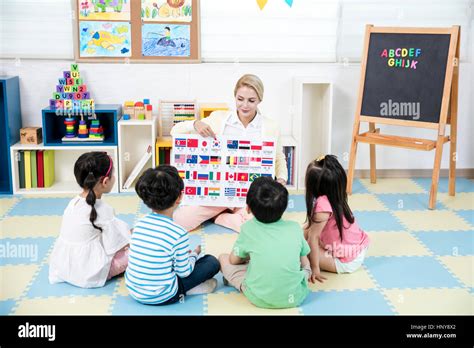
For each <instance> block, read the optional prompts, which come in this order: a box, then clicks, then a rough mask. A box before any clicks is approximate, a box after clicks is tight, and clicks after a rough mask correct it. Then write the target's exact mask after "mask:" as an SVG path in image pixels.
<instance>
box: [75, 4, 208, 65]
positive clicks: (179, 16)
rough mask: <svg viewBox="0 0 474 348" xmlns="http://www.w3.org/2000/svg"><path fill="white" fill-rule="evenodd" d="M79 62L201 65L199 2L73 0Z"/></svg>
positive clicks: (76, 50)
mask: <svg viewBox="0 0 474 348" xmlns="http://www.w3.org/2000/svg"><path fill="white" fill-rule="evenodd" d="M72 1H73V3H74V6H75V8H76V9H77V12H76V13H77V15H76V16H75V18H76V20H75V25H74V31H73V32H74V34H73V35H74V43H75V44H74V57H75V59H76V61H78V62H90V63H101V62H116V63H123V62H130V63H134V62H139V63H144V62H149V63H199V62H200V61H201V47H200V25H199V16H200V15H199V0H72Z"/></svg>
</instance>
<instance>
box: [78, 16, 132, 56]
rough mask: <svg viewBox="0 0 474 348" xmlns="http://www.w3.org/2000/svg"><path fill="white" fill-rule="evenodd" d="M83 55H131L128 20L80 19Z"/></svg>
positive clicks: (81, 54)
mask: <svg viewBox="0 0 474 348" xmlns="http://www.w3.org/2000/svg"><path fill="white" fill-rule="evenodd" d="M79 26H80V30H79V32H80V56H81V57H130V56H131V34H130V33H131V30H130V23H128V22H97V21H80V22H79Z"/></svg>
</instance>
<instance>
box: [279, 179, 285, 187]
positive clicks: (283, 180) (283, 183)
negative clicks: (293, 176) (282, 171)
mask: <svg viewBox="0 0 474 348" xmlns="http://www.w3.org/2000/svg"><path fill="white" fill-rule="evenodd" d="M277 182H279V183H280V184H282V185H283V186H285V185H286V180H285V179H281V178H278V179H277Z"/></svg>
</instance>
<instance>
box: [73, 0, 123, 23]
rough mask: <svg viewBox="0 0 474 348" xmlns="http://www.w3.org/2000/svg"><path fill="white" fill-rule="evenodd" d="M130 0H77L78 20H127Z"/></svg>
mask: <svg viewBox="0 0 474 348" xmlns="http://www.w3.org/2000/svg"><path fill="white" fill-rule="evenodd" d="M130 1H132V0H79V19H80V20H102V21H111V20H112V21H129V20H130Z"/></svg>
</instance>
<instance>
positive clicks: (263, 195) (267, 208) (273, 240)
mask: <svg viewBox="0 0 474 348" xmlns="http://www.w3.org/2000/svg"><path fill="white" fill-rule="evenodd" d="M287 205H288V190H287V189H286V188H285V187H284V186H283V185H281V184H280V183H278V182H276V181H274V180H273V179H271V178H268V177H260V178H258V179H256V180H255V181H254V182H253V183H252V185H251V186H250V188H249V191H248V194H247V211H248V212H249V213H252V214H253V215H254V218H253V219H252V220H249V221H247V222H246V223H244V224H243V225H242V227H241V230H240V235H239V237H238V239H237V241H236V242H235V244H234V248H233V251H232V253H231V254H230V255H229V254H222V255H220V256H219V261H220V264H221V271H222V273H223V275H224V283H225V284H230V285H232V286H234V287H235V288H236V289H237V290H239V291H242V292H243V293H244V295H245V296H246V297H247V298H248V299H249V300H250V302H252V303H253V304H254V305H256V306H257V307H263V308H289V307H297V306H299V305H300V304H301V303H302V302H303V300H304V299H305V298H306V296H307V295H308V293H309V289H308V276H309V275H310V274H311V268H310V265H309V260H308V258H307V256H306V255H308V254H309V252H310V248H309V245H308V243H307V242H306V240H305V239H304V235H303V231H302V229H301V227H300V226H299V225H298V224H297V223H296V222H293V221H284V220H282V219H281V216H282V215H283V213H284V211H285V210H286V207H287Z"/></svg>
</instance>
